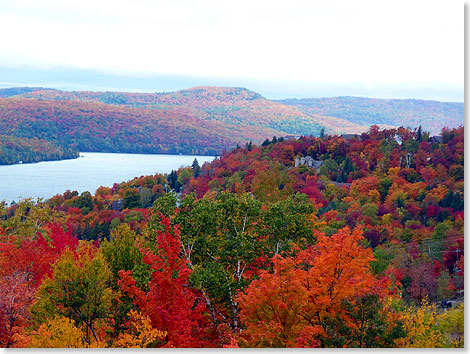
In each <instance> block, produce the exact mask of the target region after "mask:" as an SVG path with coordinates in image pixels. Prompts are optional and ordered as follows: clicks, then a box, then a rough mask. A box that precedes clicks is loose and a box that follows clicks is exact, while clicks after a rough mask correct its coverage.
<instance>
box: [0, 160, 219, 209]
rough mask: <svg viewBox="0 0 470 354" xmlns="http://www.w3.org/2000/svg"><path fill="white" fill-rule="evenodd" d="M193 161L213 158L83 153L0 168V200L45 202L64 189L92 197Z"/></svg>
mask: <svg viewBox="0 0 470 354" xmlns="http://www.w3.org/2000/svg"><path fill="white" fill-rule="evenodd" d="M195 158H197V160H198V162H199V165H200V166H202V164H203V163H204V162H206V161H207V162H210V161H212V160H213V159H214V157H213V156H189V155H142V154H108V153H98V152H83V153H80V157H79V158H78V159H73V160H63V161H47V162H39V163H33V164H21V165H9V166H0V201H2V200H5V201H6V202H7V203H8V204H9V203H11V202H12V201H16V202H17V201H18V200H19V199H20V198H29V197H31V198H33V199H36V198H39V197H40V198H44V199H47V198H50V197H52V196H54V195H56V194H58V193H60V194H62V193H64V192H65V191H66V190H67V189H70V190H71V191H73V190H76V191H78V192H79V193H81V192H84V191H89V192H91V193H92V194H94V193H95V191H96V189H97V188H98V187H100V186H107V187H112V185H113V184H114V183H120V182H124V181H128V180H130V179H132V178H134V177H140V176H145V175H153V174H155V173H170V172H171V170H176V169H178V168H180V167H182V166H190V165H191V164H192V162H193V161H194V159H195Z"/></svg>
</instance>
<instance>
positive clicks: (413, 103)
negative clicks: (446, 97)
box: [277, 96, 464, 134]
mask: <svg viewBox="0 0 470 354" xmlns="http://www.w3.org/2000/svg"><path fill="white" fill-rule="evenodd" d="M277 102H279V103H283V104H286V105H289V106H292V107H296V108H298V109H299V110H301V111H302V112H304V113H305V114H308V115H312V116H317V115H326V116H333V117H338V118H341V119H344V120H347V121H350V122H351V123H355V124H359V125H366V126H370V125H372V124H379V125H382V126H395V127H398V126H404V127H411V128H415V127H418V126H419V125H421V126H422V127H423V128H424V130H426V131H429V132H431V134H440V132H441V129H442V128H444V127H447V128H457V127H459V126H461V125H463V124H464V104H463V103H460V102H439V101H428V100H416V99H378V98H366V97H348V96H346V97H331V98H305V99H296V98H294V99H284V100H278V101H277Z"/></svg>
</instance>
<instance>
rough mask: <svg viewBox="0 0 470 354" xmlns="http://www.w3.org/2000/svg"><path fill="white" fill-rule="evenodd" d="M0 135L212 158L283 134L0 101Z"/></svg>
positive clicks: (162, 115) (157, 115) (89, 105)
mask: <svg viewBox="0 0 470 354" xmlns="http://www.w3.org/2000/svg"><path fill="white" fill-rule="evenodd" d="M0 131H2V133H3V134H5V135H11V136H16V137H25V138H29V139H34V138H38V139H44V140H46V141H48V142H51V143H54V144H58V145H60V146H66V147H70V148H74V149H78V150H79V151H97V152H125V153H154V154H156V153H169V154H177V153H184V154H201V155H216V154H220V153H221V152H222V151H223V150H224V149H231V148H233V147H235V146H236V145H237V143H241V142H246V141H249V140H252V141H262V140H263V139H264V138H266V137H267V136H273V135H277V136H279V135H283V134H285V133H283V132H280V131H278V130H272V129H269V128H263V127H248V126H247V125H238V124H225V123H222V122H218V121H208V120H202V119H200V118H197V117H195V116H194V115H190V114H188V112H185V111H184V110H183V111H180V110H174V109H161V110H147V109H138V108H128V107H119V106H114V105H106V104H103V103H94V102H77V101H38V100H35V99H25V98H3V99H0Z"/></svg>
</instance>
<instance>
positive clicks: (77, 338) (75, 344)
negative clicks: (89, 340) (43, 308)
mask: <svg viewBox="0 0 470 354" xmlns="http://www.w3.org/2000/svg"><path fill="white" fill-rule="evenodd" d="M84 337H85V335H84V333H83V332H82V331H81V330H80V329H79V328H77V327H76V326H75V325H74V324H73V321H72V320H70V318H68V317H64V316H57V317H55V318H52V319H49V320H48V321H47V322H44V323H43V324H42V325H41V326H40V327H39V328H38V330H37V331H32V332H31V333H30V334H29V335H27V336H26V337H25V338H24V339H25V341H24V342H23V344H26V345H25V346H27V347H29V348H84V347H86V343H85V341H84V340H83V339H84Z"/></svg>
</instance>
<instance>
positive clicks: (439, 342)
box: [395, 299, 445, 348]
mask: <svg viewBox="0 0 470 354" xmlns="http://www.w3.org/2000/svg"><path fill="white" fill-rule="evenodd" d="M436 318H437V312H436V310H435V308H434V306H432V305H430V304H429V302H428V301H427V299H424V300H423V302H422V303H421V306H420V307H419V308H418V309H416V308H413V307H408V308H406V309H405V310H404V311H403V313H402V315H401V318H400V321H401V322H402V323H403V327H404V328H405V330H406V331H407V332H408V334H407V336H406V337H404V338H399V339H396V340H395V344H396V346H397V347H401V348H442V347H444V346H445V340H444V337H443V336H442V334H441V332H440V331H439V329H438V327H437V322H436Z"/></svg>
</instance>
